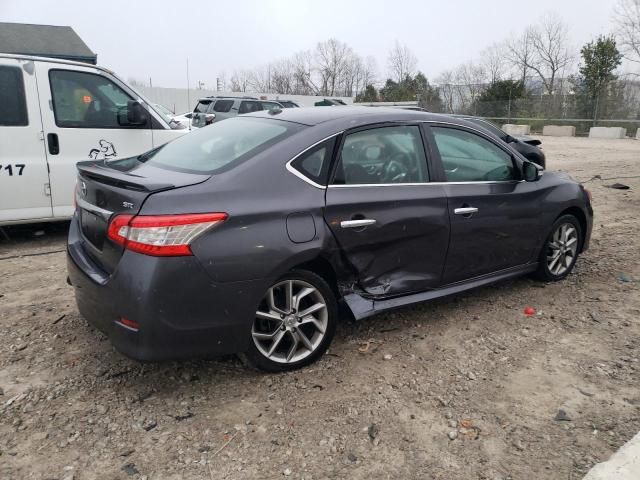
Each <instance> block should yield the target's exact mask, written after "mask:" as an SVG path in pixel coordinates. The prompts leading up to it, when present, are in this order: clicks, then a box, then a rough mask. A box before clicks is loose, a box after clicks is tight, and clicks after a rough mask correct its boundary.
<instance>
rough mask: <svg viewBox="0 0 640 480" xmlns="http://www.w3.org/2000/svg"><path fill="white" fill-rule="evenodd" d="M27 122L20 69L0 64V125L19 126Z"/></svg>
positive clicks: (25, 101)
mask: <svg viewBox="0 0 640 480" xmlns="http://www.w3.org/2000/svg"><path fill="white" fill-rule="evenodd" d="M28 123H29V121H28V118H27V100H26V97H25V94H24V80H23V78H22V70H20V69H19V68H18V67H5V66H2V67H0V125H2V126H4V127H21V126H25V125H28Z"/></svg>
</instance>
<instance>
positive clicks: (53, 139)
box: [47, 133, 60, 155]
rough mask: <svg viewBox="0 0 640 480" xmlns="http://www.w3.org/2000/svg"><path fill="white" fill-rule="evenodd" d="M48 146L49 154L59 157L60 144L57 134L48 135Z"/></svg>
mask: <svg viewBox="0 0 640 480" xmlns="http://www.w3.org/2000/svg"><path fill="white" fill-rule="evenodd" d="M47 145H48V146H49V153H50V154H51V155H58V154H59V153H60V143H59V142H58V135H57V134H55V133H49V134H47Z"/></svg>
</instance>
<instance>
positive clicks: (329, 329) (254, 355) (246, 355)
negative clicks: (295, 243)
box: [238, 270, 338, 372]
mask: <svg viewBox="0 0 640 480" xmlns="http://www.w3.org/2000/svg"><path fill="white" fill-rule="evenodd" d="M287 281H294V282H296V281H298V282H304V283H306V284H309V285H310V286H311V287H313V288H315V289H316V291H317V293H318V294H319V295H321V296H322V300H323V302H324V304H325V308H326V316H325V313H321V315H322V318H323V322H326V327H325V328H324V334H323V335H324V336H321V337H318V341H319V343H318V344H317V346H315V348H314V349H313V350H310V353H309V354H307V356H305V357H304V358H301V359H300V360H298V361H293V359H292V361H288V362H286V363H283V362H284V360H283V359H280V361H275V360H272V359H271V358H269V357H267V356H266V355H265V353H263V352H261V351H260V349H259V348H258V346H257V345H256V343H260V344H261V345H262V346H263V349H265V346H264V345H263V344H262V343H261V342H260V341H258V340H255V339H254V330H256V331H257V328H256V327H257V325H258V323H257V322H259V321H260V319H258V317H257V316H256V318H255V319H254V324H252V327H251V330H250V331H248V332H247V335H249V336H250V337H251V338H250V339H249V349H248V350H247V351H246V352H243V353H240V354H238V356H239V357H240V359H241V360H242V361H243V362H244V363H245V364H248V365H249V366H251V367H254V368H257V369H259V370H262V371H265V372H285V371H290V370H296V369H298V368H301V367H304V366H306V365H309V364H311V363H313V362H315V361H316V360H317V359H318V358H320V357H321V356H322V355H323V354H324V353H325V352H326V351H327V348H328V347H329V345H330V344H331V340H332V339H333V336H334V335H335V331H336V324H337V321H338V304H337V301H336V297H335V294H334V293H333V291H332V290H331V287H329V285H328V284H327V282H326V281H325V280H324V279H323V278H322V277H320V276H319V275H316V274H315V273H313V272H309V271H306V270H293V271H291V272H289V273H287V274H285V275H283V276H282V277H281V278H280V279H278V281H277V282H275V283H274V284H273V285H272V286H271V287H269V290H270V289H271V288H274V287H276V286H277V285H280V284H282V283H283V282H287ZM269 290H267V292H265V297H266V295H267V293H268V291H269ZM313 295H314V296H316V293H315V292H314V293H313ZM318 298H319V297H317V296H316V299H318ZM263 302H266V299H263V300H262V301H261V303H260V305H258V308H257V309H263V306H264V305H265V304H264V303H263ZM293 312H294V313H295V310H293ZM289 317H290V315H288V316H287V318H289ZM298 321H300V320H298ZM267 322H269V321H267ZM275 323H276V322H275V321H274V324H275ZM282 324H284V320H282ZM284 328H287V327H284ZM303 328H306V327H304V326H298V327H297V329H298V330H302V329H303ZM313 328H314V329H315V331H317V332H319V330H317V328H316V327H315V326H313ZM277 330H278V328H276V329H275V330H274V332H276V333H278V332H277ZM293 331H294V332H295V331H296V328H295V327H293ZM299 334H300V332H298V334H295V333H291V332H289V331H287V332H286V334H285V333H283V335H287V336H291V338H290V340H289V341H291V342H292V341H293V335H299ZM318 334H319V335H320V333H318ZM305 338H307V339H308V338H309V336H308V335H307V336H306V337H305ZM285 341H286V338H285ZM292 345H293V344H292ZM285 346H286V345H285ZM303 353H305V352H303Z"/></svg>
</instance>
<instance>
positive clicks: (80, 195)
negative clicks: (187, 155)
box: [75, 158, 210, 273]
mask: <svg viewBox="0 0 640 480" xmlns="http://www.w3.org/2000/svg"><path fill="white" fill-rule="evenodd" d="M77 168H78V181H77V185H76V193H75V198H76V205H77V207H76V213H77V216H78V222H79V227H80V231H81V232H82V243H83V247H84V249H85V251H86V252H87V254H88V255H89V256H90V257H91V258H92V260H93V261H94V262H95V263H96V265H97V266H98V267H100V268H101V269H103V270H104V271H105V272H107V273H112V272H113V270H114V269H115V267H116V265H117V264H118V261H119V260H120V257H121V256H122V253H123V250H124V249H123V248H122V247H121V246H120V245H117V244H115V243H114V242H112V241H110V240H109V239H108V237H107V231H108V227H109V222H110V220H111V219H112V218H113V217H114V216H115V215H118V214H127V215H135V214H137V213H138V212H139V211H140V208H141V207H142V205H143V203H144V201H145V200H146V199H147V197H149V195H152V194H153V193H155V192H161V191H165V190H171V189H174V188H181V187H186V186H189V185H196V184H198V183H202V182H204V181H206V180H207V179H209V177H210V175H207V174H194V173H182V172H176V171H169V170H166V169H163V168H159V167H156V166H153V165H149V164H146V163H144V162H141V161H139V160H138V159H137V158H131V159H124V160H118V161H115V162H113V161H111V162H105V161H103V160H99V161H86V162H79V163H78V164H77Z"/></svg>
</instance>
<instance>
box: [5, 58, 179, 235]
mask: <svg viewBox="0 0 640 480" xmlns="http://www.w3.org/2000/svg"><path fill="white" fill-rule="evenodd" d="M188 131H189V130H187V129H185V128H183V127H182V126H181V125H179V124H178V123H175V122H171V121H170V120H169V119H167V117H165V115H163V114H162V113H160V112H159V111H158V110H157V108H156V106H155V105H153V104H151V103H149V102H147V101H146V100H145V99H144V97H143V96H142V95H140V93H138V92H137V91H136V90H134V89H133V88H132V87H131V86H129V85H127V83H126V82H124V81H122V80H121V79H119V78H118V77H117V76H116V75H115V74H114V73H113V72H111V71H110V70H107V69H105V68H102V67H99V66H96V65H91V64H87V63H80V62H73V61H68V60H60V59H53V58H39V57H31V56H25V55H14V54H2V53H0V165H2V167H1V170H0V225H6V224H10V223H30V222H43V221H50V220H63V219H68V218H70V217H71V215H72V214H73V212H74V207H73V191H74V187H75V182H76V163H77V162H78V161H81V160H87V159H94V160H99V161H102V162H106V161H111V160H116V159H120V158H127V157H132V156H135V155H139V154H141V153H143V152H146V151H148V150H150V149H152V148H155V147H158V146H160V145H162V144H164V143H166V142H168V141H170V140H173V139H174V138H177V137H179V136H182V135H184V134H185V133H187V132H188Z"/></svg>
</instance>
